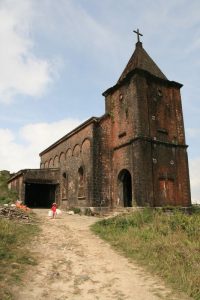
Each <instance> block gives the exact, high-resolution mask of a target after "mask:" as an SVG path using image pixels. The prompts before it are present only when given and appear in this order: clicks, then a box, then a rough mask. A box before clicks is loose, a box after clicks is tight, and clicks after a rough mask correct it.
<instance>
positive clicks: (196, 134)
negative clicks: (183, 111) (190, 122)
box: [186, 128, 200, 138]
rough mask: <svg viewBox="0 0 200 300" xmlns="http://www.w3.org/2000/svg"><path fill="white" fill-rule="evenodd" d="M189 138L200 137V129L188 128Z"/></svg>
mask: <svg viewBox="0 0 200 300" xmlns="http://www.w3.org/2000/svg"><path fill="white" fill-rule="evenodd" d="M186 133H187V135H188V137H191V138H197V137H199V136H200V128H186Z"/></svg>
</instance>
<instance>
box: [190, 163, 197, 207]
mask: <svg viewBox="0 0 200 300" xmlns="http://www.w3.org/2000/svg"><path fill="white" fill-rule="evenodd" d="M189 168H190V184H191V191H192V202H193V203H200V176H199V172H200V157H199V158H196V159H191V160H190V161H189Z"/></svg>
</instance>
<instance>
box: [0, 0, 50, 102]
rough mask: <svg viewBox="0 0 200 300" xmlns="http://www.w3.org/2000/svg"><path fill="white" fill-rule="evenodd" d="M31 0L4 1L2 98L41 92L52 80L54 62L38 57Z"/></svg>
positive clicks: (0, 20) (0, 11)
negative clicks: (32, 34) (35, 50)
mask: <svg viewBox="0 0 200 300" xmlns="http://www.w3.org/2000/svg"><path fill="white" fill-rule="evenodd" d="M32 18H33V9H32V5H31V1H30V0H20V1H14V0H2V1H1V3H0V44H1V47H0V83H1V84H0V102H5V103H7V102H10V101H11V100H12V99H13V97H14V96H15V95H16V94H25V95H28V96H40V95H42V94H43V92H44V90H45V88H46V85H47V84H48V83H49V82H50V80H51V65H50V62H48V61H47V60H44V59H40V58H38V57H36V56H35V55H34V53H33V46H34V45H33V40H32V39H31V36H30V27H31V21H32Z"/></svg>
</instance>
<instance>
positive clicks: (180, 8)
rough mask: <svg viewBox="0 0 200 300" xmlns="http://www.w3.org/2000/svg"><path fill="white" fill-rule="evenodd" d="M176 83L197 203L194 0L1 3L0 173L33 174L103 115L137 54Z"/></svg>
mask: <svg viewBox="0 0 200 300" xmlns="http://www.w3.org/2000/svg"><path fill="white" fill-rule="evenodd" d="M137 28H139V29H140V31H141V32H142V33H143V37H142V42H143V47H144V48H145V50H146V51H147V52H148V53H149V55H150V56H151V57H152V59H153V60H154V61H155V62H156V63H157V65H158V66H159V67H160V69H161V70H162V71H163V73H164V74H165V75H166V76H167V78H168V79H169V80H174V81H177V82H180V83H182V84H183V85H184V86H183V88H182V90H181V92H182V104H183V113H184V121H185V131H186V143H187V144H188V145H189V148H188V154H189V165H190V178H191V188H192V199H193V202H197V201H198V202H200V176H199V172H200V152H199V147H200V121H199V119H200V118H199V115H200V107H199V101H200V100H199V98H200V84H199V82H200V1H199V0H191V1H188V0H168V1H165V0H154V1H151V0H140V1H138V0H102V1H99V0H56V1H54V0H0V107H1V109H0V170H3V169H6V170H10V171H11V172H16V171H18V170H20V169H23V168H39V162H40V161H39V153H40V152H41V151H42V150H44V149H45V148H46V147H47V146H49V145H50V144H51V143H53V142H55V141H56V140H57V139H59V138H61V137H62V136H63V135H65V134H66V133H67V132H69V131H70V130H72V129H73V128H74V127H76V126H77V125H78V124H80V123H82V122H83V121H84V120H86V119H88V118H90V117H91V116H97V117H98V116H101V115H102V114H103V113H104V98H103V97H102V95H101V94H102V92H103V91H105V90H106V89H107V88H109V87H111V86H113V85H114V84H115V83H116V81H117V80H118V78H119V76H120V75H121V73H122V71H123V69H124V67H125V65H126V63H127V62H128V60H129V58H130V56H131V54H132V52H133V51H134V48H135V43H136V36H135V34H134V33H133V30H136V29H137Z"/></svg>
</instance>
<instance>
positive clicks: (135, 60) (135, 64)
mask: <svg viewBox="0 0 200 300" xmlns="http://www.w3.org/2000/svg"><path fill="white" fill-rule="evenodd" d="M135 69H140V70H144V71H147V72H149V73H150V74H152V75H154V76H156V77H158V78H161V79H165V80H167V77H166V76H165V75H164V74H163V73H162V71H161V70H160V69H159V67H158V66H157V65H156V63H155V62H154V61H153V60H152V59H151V57H150V56H149V55H148V53H147V52H146V51H145V50H144V48H143V47H142V43H141V42H140V41H138V42H137V43H136V47H135V51H134V53H133V55H132V56H131V58H130V60H129V62H128V64H127V65H126V67H125V69H124V71H123V72H122V74H121V76H120V78H119V80H118V82H117V83H120V82H121V81H122V80H123V79H125V78H126V76H127V75H128V74H129V73H130V72H131V71H133V70H135Z"/></svg>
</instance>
